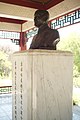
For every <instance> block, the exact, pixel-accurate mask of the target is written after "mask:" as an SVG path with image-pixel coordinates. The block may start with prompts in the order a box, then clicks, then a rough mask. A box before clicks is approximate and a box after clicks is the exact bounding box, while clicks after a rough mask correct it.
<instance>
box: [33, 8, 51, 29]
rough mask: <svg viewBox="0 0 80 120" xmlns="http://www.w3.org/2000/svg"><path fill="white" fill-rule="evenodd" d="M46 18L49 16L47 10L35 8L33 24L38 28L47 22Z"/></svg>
mask: <svg viewBox="0 0 80 120" xmlns="http://www.w3.org/2000/svg"><path fill="white" fill-rule="evenodd" d="M48 18H49V13H48V11H46V10H37V11H36V12H35V14H34V25H35V26H36V27H38V28H39V27H40V26H42V25H43V24H44V23H47V20H48Z"/></svg>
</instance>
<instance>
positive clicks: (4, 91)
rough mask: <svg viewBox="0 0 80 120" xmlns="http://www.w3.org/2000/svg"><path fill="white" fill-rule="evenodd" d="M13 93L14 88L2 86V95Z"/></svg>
mask: <svg viewBox="0 0 80 120" xmlns="http://www.w3.org/2000/svg"><path fill="white" fill-rule="evenodd" d="M6 93H12V86H0V94H6Z"/></svg>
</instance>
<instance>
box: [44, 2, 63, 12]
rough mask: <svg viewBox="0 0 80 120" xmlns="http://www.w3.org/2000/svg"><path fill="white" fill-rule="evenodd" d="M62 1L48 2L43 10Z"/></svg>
mask: <svg viewBox="0 0 80 120" xmlns="http://www.w3.org/2000/svg"><path fill="white" fill-rule="evenodd" d="M62 1H64V0H51V1H50V2H48V3H47V4H45V10H47V9H49V8H51V7H53V6H55V5H57V4H59V3H60V2H62Z"/></svg>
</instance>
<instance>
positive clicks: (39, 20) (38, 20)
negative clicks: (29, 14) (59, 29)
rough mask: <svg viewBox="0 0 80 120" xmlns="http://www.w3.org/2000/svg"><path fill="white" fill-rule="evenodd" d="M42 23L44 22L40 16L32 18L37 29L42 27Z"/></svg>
mask: <svg viewBox="0 0 80 120" xmlns="http://www.w3.org/2000/svg"><path fill="white" fill-rule="evenodd" d="M43 23H44V21H43V20H42V19H41V17H40V16H35V17H34V25H35V26H36V27H38V28H39V27H40V26H41V25H43Z"/></svg>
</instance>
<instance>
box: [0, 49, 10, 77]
mask: <svg viewBox="0 0 80 120" xmlns="http://www.w3.org/2000/svg"><path fill="white" fill-rule="evenodd" d="M8 57H9V55H8V54H7V53H4V51H0V78H7V77H9V74H10V72H11V62H10V61H9V60H8Z"/></svg>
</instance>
